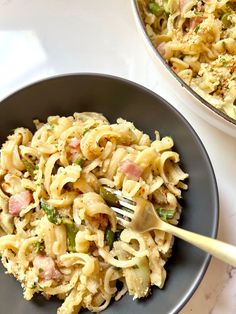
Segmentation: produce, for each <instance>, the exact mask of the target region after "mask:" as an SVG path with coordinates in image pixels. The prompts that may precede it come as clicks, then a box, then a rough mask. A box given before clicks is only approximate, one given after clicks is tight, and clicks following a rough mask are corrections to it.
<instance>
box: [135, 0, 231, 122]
mask: <svg viewBox="0 0 236 314" xmlns="http://www.w3.org/2000/svg"><path fill="white" fill-rule="evenodd" d="M137 1H138V2H139V5H140V8H141V12H142V16H143V20H144V23H145V26H146V31H147V34H148V35H149V37H150V39H151V40H152V42H153V44H154V46H155V47H156V49H157V50H158V51H159V52H160V54H161V55H162V56H163V57H164V59H165V60H166V61H167V62H168V63H169V65H170V66H171V68H172V70H173V71H175V72H176V73H177V74H178V76H179V77H180V78H182V79H183V80H184V81H185V82H186V83H187V84H188V85H189V86H190V87H191V88H192V89H193V90H194V91H195V92H197V93H198V94H199V95H200V96H202V97H203V98H204V99H205V100H207V101H208V102H209V103H210V104H211V105H213V106H214V107H216V108H217V109H219V110H221V111H222V112H224V113H225V114H227V115H228V116H230V117H231V118H233V119H236V100H235V99H236V1H235V0H234V1H229V0H204V1H200V0H137Z"/></svg>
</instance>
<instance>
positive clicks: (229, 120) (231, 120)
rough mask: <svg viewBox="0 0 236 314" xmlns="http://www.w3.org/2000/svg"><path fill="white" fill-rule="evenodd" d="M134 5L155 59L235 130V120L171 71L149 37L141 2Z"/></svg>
mask: <svg viewBox="0 0 236 314" xmlns="http://www.w3.org/2000/svg"><path fill="white" fill-rule="evenodd" d="M132 4H133V8H134V12H135V13H134V14H135V17H136V20H137V22H138V24H139V28H141V31H142V33H143V34H144V36H145V40H146V41H147V42H148V45H149V46H150V47H151V48H152V51H153V52H154V54H155V57H156V58H157V59H158V60H160V61H161V62H162V64H163V65H164V66H165V67H166V68H167V69H168V71H169V72H170V73H171V75H172V76H173V77H174V78H175V79H176V80H177V81H178V83H179V84H180V85H181V86H182V87H184V88H185V90H186V91H187V92H188V93H189V94H191V95H192V96H193V97H195V98H196V99H197V100H198V101H199V102H200V104H201V105H203V106H205V108H206V107H207V108H208V109H210V110H211V112H212V111H213V113H215V114H216V115H217V116H218V117H219V118H221V120H223V121H224V122H225V123H226V122H228V123H229V125H231V126H233V127H234V128H235V126H236V120H235V119H233V118H231V117H229V116H228V115H227V114H225V113H224V112H222V111H221V110H219V109H217V108H216V107H214V106H213V105H211V104H210V103H209V102H208V101H206V100H205V99H204V98H203V97H201V96H200V95H199V94H198V93H196V92H195V91H194V90H193V89H192V88H191V87H190V86H189V85H188V84H187V83H185V81H184V80H182V79H181V78H180V77H179V76H178V75H177V73H176V72H175V71H173V70H172V69H171V67H170V66H169V64H168V63H167V62H166V60H165V59H164V58H163V57H162V55H161V54H160V53H159V51H158V50H157V49H156V47H155V45H154V44H153V42H152V41H151V39H150V37H149V36H148V34H147V32H146V28H145V23H144V20H143V18H142V10H141V7H140V5H139V1H138V0H132ZM197 105H198V106H199V103H197Z"/></svg>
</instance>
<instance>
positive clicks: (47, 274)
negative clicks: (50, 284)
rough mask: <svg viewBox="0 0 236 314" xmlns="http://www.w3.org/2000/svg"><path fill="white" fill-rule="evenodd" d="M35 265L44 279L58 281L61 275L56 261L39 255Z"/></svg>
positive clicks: (34, 262)
mask: <svg viewBox="0 0 236 314" xmlns="http://www.w3.org/2000/svg"><path fill="white" fill-rule="evenodd" d="M33 265H34V268H35V269H36V270H37V272H38V274H39V277H40V278H42V279H45V280H50V279H58V278H59V277H60V275H61V273H60V272H59V270H57V269H56V265H55V262H54V260H53V259H52V258H51V257H49V256H45V255H37V256H36V257H35V259H34V260H33Z"/></svg>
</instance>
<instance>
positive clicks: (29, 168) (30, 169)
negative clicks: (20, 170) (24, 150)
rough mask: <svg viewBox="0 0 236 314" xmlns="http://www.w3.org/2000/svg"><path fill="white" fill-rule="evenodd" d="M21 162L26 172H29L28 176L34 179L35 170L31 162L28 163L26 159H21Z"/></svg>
mask: <svg viewBox="0 0 236 314" xmlns="http://www.w3.org/2000/svg"><path fill="white" fill-rule="evenodd" d="M22 162H23V164H24V166H25V169H26V171H28V172H29V174H30V176H31V177H32V178H33V177H34V171H35V170H37V169H36V167H37V166H35V165H34V164H33V163H32V162H31V161H28V160H26V159H22Z"/></svg>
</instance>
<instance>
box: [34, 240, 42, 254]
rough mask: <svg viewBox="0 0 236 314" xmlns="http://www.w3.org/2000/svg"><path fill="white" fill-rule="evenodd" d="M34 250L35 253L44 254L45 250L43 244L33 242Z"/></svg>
mask: <svg viewBox="0 0 236 314" xmlns="http://www.w3.org/2000/svg"><path fill="white" fill-rule="evenodd" d="M34 248H35V252H36V253H39V252H44V250H45V245H44V242H42V241H40V242H35V243H34Z"/></svg>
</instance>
